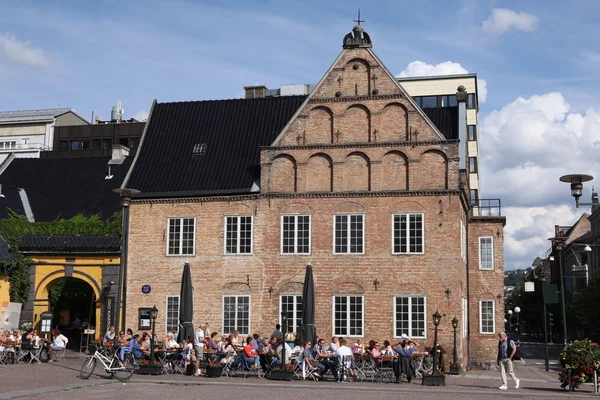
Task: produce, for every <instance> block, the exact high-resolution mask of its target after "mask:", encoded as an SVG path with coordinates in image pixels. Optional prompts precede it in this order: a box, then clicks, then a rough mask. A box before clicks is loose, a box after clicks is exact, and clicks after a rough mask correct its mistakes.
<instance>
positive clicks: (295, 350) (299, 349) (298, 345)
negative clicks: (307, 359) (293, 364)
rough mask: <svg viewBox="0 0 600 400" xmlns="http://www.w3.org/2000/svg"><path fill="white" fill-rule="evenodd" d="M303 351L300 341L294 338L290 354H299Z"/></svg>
mask: <svg viewBox="0 0 600 400" xmlns="http://www.w3.org/2000/svg"><path fill="white" fill-rule="evenodd" d="M303 351H304V348H303V347H302V343H301V342H300V340H298V339H294V348H293V349H292V354H300V353H302V352H303Z"/></svg>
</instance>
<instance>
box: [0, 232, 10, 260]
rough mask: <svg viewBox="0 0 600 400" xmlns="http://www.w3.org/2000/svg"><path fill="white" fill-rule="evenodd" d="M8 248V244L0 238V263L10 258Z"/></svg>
mask: <svg viewBox="0 0 600 400" xmlns="http://www.w3.org/2000/svg"><path fill="white" fill-rule="evenodd" d="M9 248H10V246H9V245H8V243H6V242H5V241H4V238H3V237H2V236H0V261H8V260H10V259H11V258H12V256H11V255H10V251H9V250H8V249H9Z"/></svg>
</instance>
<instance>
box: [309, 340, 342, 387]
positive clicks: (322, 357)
mask: <svg viewBox="0 0 600 400" xmlns="http://www.w3.org/2000/svg"><path fill="white" fill-rule="evenodd" d="M329 355H330V353H329V350H327V347H326V345H325V339H323V338H319V339H317V345H316V346H314V347H313V356H314V358H315V359H318V360H319V363H320V364H321V365H323V367H324V369H323V370H322V371H321V373H320V375H321V376H324V375H325V374H326V373H327V371H329V370H331V374H332V375H333V378H334V379H337V368H338V362H337V361H336V360H334V359H331V358H329Z"/></svg>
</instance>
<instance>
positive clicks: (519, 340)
mask: <svg viewBox="0 0 600 400" xmlns="http://www.w3.org/2000/svg"><path fill="white" fill-rule="evenodd" d="M520 312H521V308H520V307H515V314H517V346H519V345H521V324H520V323H519V313H520Z"/></svg>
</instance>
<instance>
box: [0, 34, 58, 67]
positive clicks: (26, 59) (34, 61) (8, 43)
mask: <svg viewBox="0 0 600 400" xmlns="http://www.w3.org/2000/svg"><path fill="white" fill-rule="evenodd" d="M0 60H4V61H6V62H8V63H11V64H18V65H26V66H29V67H46V66H48V65H49V64H50V59H49V58H48V57H47V56H46V54H45V53H44V51H43V50H42V49H36V48H33V47H31V44H30V43H29V42H21V41H20V40H18V39H17V37H16V36H15V35H11V34H9V33H5V34H2V35H0Z"/></svg>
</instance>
